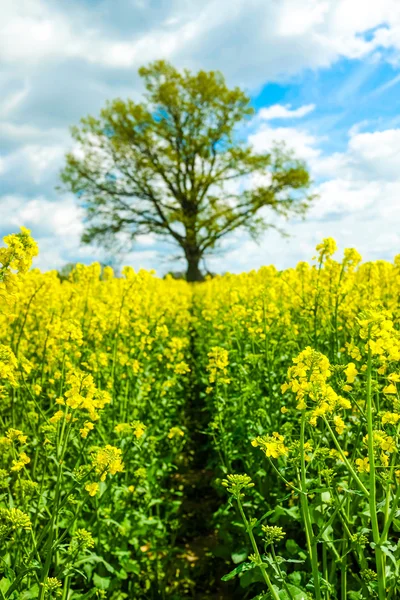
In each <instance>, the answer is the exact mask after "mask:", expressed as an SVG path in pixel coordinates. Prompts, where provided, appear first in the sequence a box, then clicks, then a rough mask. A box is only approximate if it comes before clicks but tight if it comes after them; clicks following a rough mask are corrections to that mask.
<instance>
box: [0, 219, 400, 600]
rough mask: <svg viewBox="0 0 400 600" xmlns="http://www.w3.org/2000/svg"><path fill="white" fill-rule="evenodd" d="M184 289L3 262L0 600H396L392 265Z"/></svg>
mask: <svg viewBox="0 0 400 600" xmlns="http://www.w3.org/2000/svg"><path fill="white" fill-rule="evenodd" d="M335 251H336V245H335V242H334V241H333V240H332V239H330V238H328V239H325V240H324V241H323V242H322V243H321V244H319V245H318V246H317V249H316V256H315V257H314V259H313V262H312V263H311V264H307V263H304V262H303V263H299V264H298V265H297V267H296V268H294V269H287V270H285V271H278V270H277V269H275V268H274V267H263V268H261V269H260V270H259V271H257V272H255V271H253V272H250V273H245V274H241V275H224V276H221V277H215V278H213V279H209V280H207V281H206V282H204V283H201V284H195V285H189V284H187V283H186V282H184V281H175V280H173V279H171V278H166V279H164V280H161V279H157V278H156V277H155V276H154V275H153V274H152V273H149V272H144V271H140V272H139V273H135V272H134V271H133V270H132V269H131V268H129V267H126V268H124V269H123V271H122V277H115V276H114V273H113V271H112V269H111V268H109V267H106V268H104V269H102V268H101V267H100V265H99V264H94V265H91V266H88V267H87V266H83V265H77V266H76V268H75V269H74V270H73V271H72V273H71V274H70V276H69V277H68V279H62V278H60V276H59V275H58V273H57V272H56V271H53V272H47V273H41V272H40V271H38V270H37V269H32V270H29V268H30V264H31V260H32V258H33V257H34V256H35V255H36V254H37V247H36V244H35V242H34V241H33V240H32V238H31V237H30V234H29V232H28V230H25V229H23V228H22V229H21V233H19V234H14V235H10V236H7V237H6V238H5V239H4V246H3V247H2V248H1V249H0V600H5V599H7V600H17V599H18V600H25V599H31V598H38V599H39V600H44V599H46V600H47V599H52V598H59V599H62V600H70V599H71V600H75V599H76V600H78V599H80V600H83V599H89V598H93V599H96V598H109V599H110V600H122V599H136V598H138V599H142V598H143V599H151V600H153V599H154V600H156V599H167V598H170V599H173V600H179V599H181V598H182V599H183V598H199V599H202V598H204V599H206V598H210V599H212V598H213V599H215V600H216V599H222V598H232V599H237V598H243V599H247V600H250V599H257V600H267V599H271V598H272V599H274V600H277V599H281V600H302V599H304V600H305V599H315V600H335V599H338V600H339V599H340V600H345V599H347V598H349V599H353V600H357V599H373V598H378V599H379V600H382V599H395V598H399V597H400V573H399V568H400V544H399V531H400V510H399V508H398V504H399V498H400V458H399V456H398V447H399V430H400V399H399V394H398V390H399V387H398V386H399V383H400V330H399V318H400V304H399V301H400V256H399V257H396V258H395V259H394V262H393V264H392V263H389V262H385V261H376V262H369V263H361V257H360V256H359V254H358V253H357V252H356V251H355V250H353V249H348V250H345V252H344V257H343V259H342V260H341V261H340V260H335V259H334V258H333V256H334V255H335Z"/></svg>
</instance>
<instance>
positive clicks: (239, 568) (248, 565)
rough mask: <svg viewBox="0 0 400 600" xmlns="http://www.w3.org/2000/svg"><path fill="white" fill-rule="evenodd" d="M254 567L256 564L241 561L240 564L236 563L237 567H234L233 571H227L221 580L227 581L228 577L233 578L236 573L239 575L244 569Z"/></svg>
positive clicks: (247, 569) (248, 569)
mask: <svg viewBox="0 0 400 600" xmlns="http://www.w3.org/2000/svg"><path fill="white" fill-rule="evenodd" d="M255 567H256V565H255V564H254V563H251V562H248V563H242V564H240V565H238V566H237V567H235V568H234V569H233V571H230V573H227V574H226V575H224V576H223V577H221V580H222V581H229V580H230V579H234V577H236V575H239V574H240V573H244V572H245V571H250V570H251V569H254V568H255Z"/></svg>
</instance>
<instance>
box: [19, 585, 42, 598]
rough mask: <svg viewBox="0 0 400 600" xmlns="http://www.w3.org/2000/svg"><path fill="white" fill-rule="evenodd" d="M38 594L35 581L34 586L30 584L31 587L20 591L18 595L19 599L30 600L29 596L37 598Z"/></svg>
mask: <svg viewBox="0 0 400 600" xmlns="http://www.w3.org/2000/svg"><path fill="white" fill-rule="evenodd" d="M38 596H39V586H38V584H37V583H35V585H34V586H32V587H31V588H29V590H26V591H25V592H22V593H21V594H20V596H19V598H20V600H31V598H32V599H33V598H38Z"/></svg>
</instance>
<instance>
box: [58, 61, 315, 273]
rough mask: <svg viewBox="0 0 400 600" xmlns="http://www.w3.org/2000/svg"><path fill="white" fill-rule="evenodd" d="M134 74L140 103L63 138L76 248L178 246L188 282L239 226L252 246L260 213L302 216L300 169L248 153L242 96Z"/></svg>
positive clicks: (174, 74)
mask: <svg viewBox="0 0 400 600" xmlns="http://www.w3.org/2000/svg"><path fill="white" fill-rule="evenodd" d="M139 74H140V76H141V77H142V78H143V80H144V84H145V88H146V90H147V92H146V94H145V99H144V101H143V102H140V103H137V102H134V101H133V100H129V99H128V100H122V99H119V98H118V99H116V100H113V101H112V102H108V103H107V105H106V107H105V108H104V109H103V110H102V111H101V112H100V116H99V117H92V116H88V117H85V118H83V119H82V120H81V124H80V126H78V127H73V128H72V130H71V131H72V136H73V138H74V140H75V142H76V144H77V149H78V150H77V151H76V152H71V153H69V154H68V155H67V156H66V166H65V168H64V170H63V172H62V174H61V179H62V181H63V183H64V185H65V187H66V189H68V190H71V191H72V192H73V193H75V194H76V195H77V196H78V197H79V198H80V200H81V202H82V205H83V206H84V207H85V209H86V212H87V228H86V231H85V233H84V236H83V241H84V242H87V243H90V242H92V241H97V242H99V243H102V244H105V245H107V246H110V247H113V246H114V245H115V244H116V239H117V238H119V239H120V240H121V239H123V242H121V243H126V240H127V239H128V240H131V239H134V238H135V237H137V236H138V235H140V234H149V233H153V234H156V235H159V236H161V237H164V238H167V239H170V240H172V241H173V242H174V243H175V244H176V245H177V247H178V248H179V252H180V255H181V256H183V257H184V258H185V259H186V261H187V265H188V269H187V278H188V280H189V281H194V280H199V279H201V273H200V267H199V263H200V261H201V258H202V257H203V256H204V255H205V254H207V253H210V252H212V251H213V250H214V249H215V248H216V247H217V245H218V244H219V241H220V240H221V239H222V238H223V237H224V236H225V235H227V234H229V233H231V232H232V231H234V230H235V229H237V228H238V227H244V228H246V229H247V230H248V231H249V232H250V234H251V235H252V236H253V237H254V238H257V236H258V235H259V234H260V233H261V232H262V231H264V230H265V229H266V228H267V227H272V225H271V224H270V223H269V222H268V218H267V217H268V211H267V212H266V211H265V210H261V209H266V208H268V209H271V210H272V211H273V212H274V213H277V214H279V215H282V216H284V217H289V216H290V215H303V214H304V213H305V211H306V209H307V208H308V206H309V203H310V200H311V199H312V196H311V195H310V194H308V188H309V184H310V178H309V174H308V172H307V169H306V168H305V165H304V164H303V163H302V162H301V161H299V160H296V159H295V158H294V156H293V155H292V154H291V153H290V152H287V151H286V150H285V149H284V148H283V147H274V148H272V149H271V152H269V153H260V154H258V153H255V152H254V150H253V149H252V148H251V147H250V146H249V145H248V144H246V142H245V141H244V140H243V139H241V138H240V136H239V134H238V133H237V127H238V126H239V125H243V124H244V123H245V122H246V120H247V119H248V118H249V117H250V116H251V115H252V114H253V109H252V108H251V106H250V99H249V98H248V96H247V95H246V94H245V93H244V92H243V91H242V90H240V89H239V88H237V87H236V88H233V89H229V88H228V87H227V85H226V83H225V81H224V78H223V76H222V75H221V73H219V72H214V71H210V72H205V71H199V72H198V73H196V74H192V73H191V72H190V71H187V70H185V71H184V72H183V73H180V72H179V71H177V70H176V69H175V68H174V67H173V66H172V65H170V64H168V63H166V62H164V61H157V62H154V63H152V64H150V65H149V66H148V67H142V68H141V69H140V70H139ZM251 181H253V182H254V183H253V184H252V185H251V184H250V182H251ZM255 182H260V183H255ZM121 234H122V238H121Z"/></svg>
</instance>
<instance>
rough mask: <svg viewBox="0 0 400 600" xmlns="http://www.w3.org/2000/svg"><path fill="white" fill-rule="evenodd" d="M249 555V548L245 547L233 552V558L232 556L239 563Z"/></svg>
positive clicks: (236, 563)
mask: <svg viewBox="0 0 400 600" xmlns="http://www.w3.org/2000/svg"><path fill="white" fill-rule="evenodd" d="M248 555H249V552H248V550H247V548H243V549H242V550H238V551H237V552H233V553H232V554H231V558H232V560H233V562H234V563H235V565H238V564H239V563H242V562H243V561H244V560H246V558H247V557H248Z"/></svg>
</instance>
